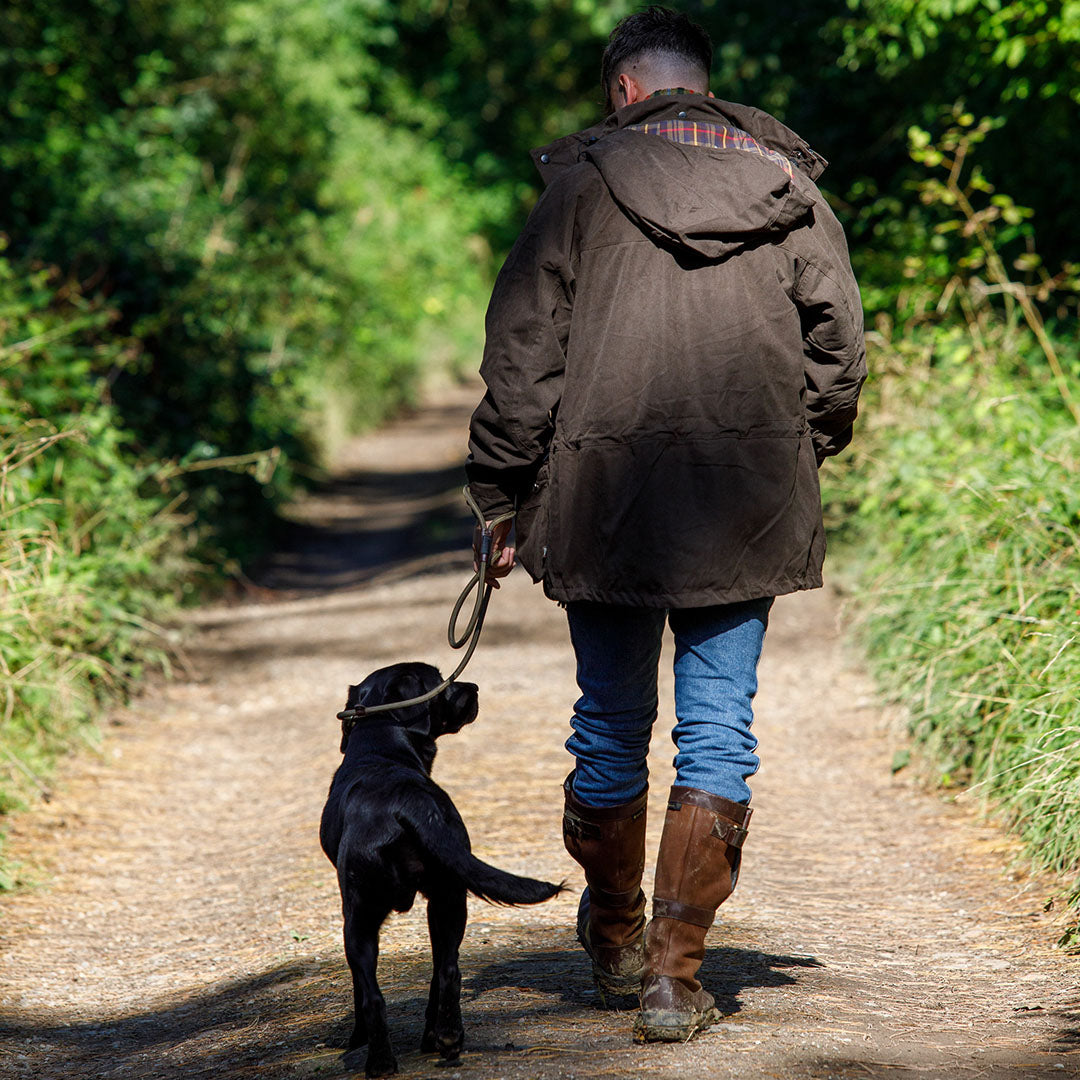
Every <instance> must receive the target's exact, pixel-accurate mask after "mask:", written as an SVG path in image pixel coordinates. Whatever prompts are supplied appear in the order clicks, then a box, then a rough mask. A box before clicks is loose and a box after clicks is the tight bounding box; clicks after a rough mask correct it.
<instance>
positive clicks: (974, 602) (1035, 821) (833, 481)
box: [824, 115, 1080, 901]
mask: <svg viewBox="0 0 1080 1080" xmlns="http://www.w3.org/2000/svg"><path fill="white" fill-rule="evenodd" d="M957 121H958V122H957V125H956V126H955V127H954V128H953V129H952V130H950V131H949V132H947V133H946V134H945V135H944V136H943V137H942V138H941V139H940V140H939V141H938V142H936V143H935V142H933V141H931V140H930V139H929V138H928V137H927V135H926V134H925V133H924V132H922V131H919V130H915V131H913V133H912V139H913V156H914V157H915V158H916V160H918V161H920V162H921V163H923V165H924V166H928V167H930V168H931V169H943V170H944V172H945V178H944V179H942V178H941V176H940V174H936V173H931V174H929V175H927V176H926V177H924V179H923V181H922V182H921V184H920V185H919V187H920V191H921V193H922V196H923V201H924V204H925V205H926V206H927V207H928V208H930V209H931V210H932V211H933V212H934V218H933V219H932V220H934V221H935V222H936V224H935V226H934V232H935V235H937V236H940V237H941V238H942V240H943V244H942V246H941V247H940V248H939V253H940V261H939V262H923V263H921V264H919V265H917V266H914V268H913V270H914V272H913V274H912V280H911V282H910V286H909V290H910V293H911V296H912V298H913V299H911V300H910V301H909V302H908V303H906V304H905V305H904V309H903V312H901V313H899V314H902V315H903V318H904V319H905V321H904V323H903V326H902V330H898V329H897V326H898V323H897V322H896V320H895V319H890V318H888V317H886V315H885V314H884V313H881V314H879V316H878V319H877V323H876V329H875V330H874V332H872V333H871V334H870V335H869V341H870V344H871V358H872V362H871V368H872V370H873V371H874V372H875V375H876V379H875V381H874V382H873V383H872V385H871V388H870V393H869V396H868V400H867V402H866V405H865V408H864V413H865V416H866V421H865V423H864V424H863V425H862V428H861V430H860V433H859V436H860V437H859V439H857V440H856V445H855V447H854V449H853V453H852V454H851V455H849V456H848V457H847V458H846V459H845V460H844V461H843V462H842V463H839V465H840V467H839V468H838V469H834V470H830V471H828V472H826V473H825V474H824V477H825V481H826V503H827V507H828V514H829V519H830V521H831V523H832V525H833V526H834V530H835V533H834V534H835V536H836V537H837V538H838V539H839V540H840V541H841V543H842V544H843V545H844V546H846V549H847V551H848V554H849V557H853V558H855V559H856V560H857V562H858V564H859V565H858V574H857V578H858V581H859V587H858V600H857V607H858V609H859V610H860V612H861V624H862V632H863V634H864V638H865V641H866V644H867V646H868V649H869V653H870V656H871V659H872V662H873V663H874V665H875V667H876V670H877V672H878V674H879V676H880V678H881V680H882V682H883V684H884V686H885V687H886V688H887V689H888V690H889V692H890V693H891V694H892V695H893V696H894V698H895V699H896V700H897V701H899V702H900V703H902V704H903V705H904V706H905V708H906V710H907V713H908V716H909V718H910V730H911V734H912V735H913V737H914V739H915V740H916V742H917V743H918V744H920V745H921V748H922V751H923V754H924V755H925V757H926V759H927V760H928V761H930V762H932V763H933V766H932V767H933V768H934V769H936V771H937V776H938V778H939V780H940V782H941V783H942V784H944V785H946V786H951V785H965V786H973V790H974V791H976V792H978V793H979V794H980V795H982V796H983V797H984V798H985V800H986V803H987V805H988V806H991V807H996V808H998V809H1000V811H1001V812H1003V813H1004V814H1005V816H1006V817H1007V819H1008V820H1009V822H1010V823H1011V824H1012V825H1013V826H1014V827H1015V828H1016V830H1017V831H1018V832H1019V833H1020V835H1021V836H1022V837H1023V839H1024V840H1025V842H1026V844H1027V847H1028V850H1029V852H1030V854H1031V855H1032V857H1033V859H1034V860H1035V861H1036V863H1037V864H1039V865H1041V866H1044V867H1048V868H1051V869H1054V870H1056V871H1066V872H1070V871H1071V872H1076V871H1077V869H1080V848H1078V846H1077V840H1076V838H1077V836H1080V753H1078V751H1080V689H1078V688H1080V649H1077V647H1076V643H1077V641H1078V640H1080V491H1078V488H1077V485H1076V482H1075V478H1076V476H1077V475H1080V408H1078V406H1077V388H1078V387H1080V348H1078V347H1077V345H1076V341H1075V337H1070V336H1066V335H1065V334H1064V333H1062V332H1061V329H1062V327H1060V326H1059V327H1058V332H1057V333H1054V332H1053V330H1052V329H1051V330H1048V329H1047V328H1046V326H1045V325H1044V324H1043V321H1042V318H1041V316H1040V313H1039V310H1038V307H1037V305H1036V302H1035V301H1036V300H1037V299H1041V300H1043V301H1048V300H1050V299H1051V297H1052V294H1053V293H1054V292H1055V291H1062V290H1064V291H1066V292H1068V293H1074V292H1075V290H1076V288H1077V287H1078V284H1080V283H1078V281H1077V280H1076V277H1075V273H1070V272H1063V273H1062V274H1060V275H1057V276H1056V277H1053V278H1052V277H1050V276H1049V275H1048V274H1046V273H1045V271H1043V270H1042V267H1041V264H1040V262H1039V261H1038V259H1037V258H1034V257H1032V258H1029V259H1027V260H1025V259H1023V258H1022V257H1019V258H1018V259H1017V260H1016V262H1015V263H1014V269H1016V270H1019V271H1021V272H1023V273H1025V274H1026V276H1027V280H1026V281H1017V280H1013V279H1012V278H1011V277H1010V275H1009V272H1008V270H1007V268H1006V264H1005V261H1004V258H1003V250H1004V249H1006V248H1007V247H1008V246H1009V245H1010V244H1011V243H1012V242H1013V241H1014V240H1015V239H1016V238H1017V236H1022V235H1023V233H1022V232H1017V230H1023V228H1024V225H1025V223H1026V221H1027V218H1028V215H1027V214H1026V213H1025V212H1024V211H1022V210H1021V208H1018V207H1016V206H1015V205H1014V204H1013V203H1012V201H1011V200H1010V199H1008V198H1006V197H1003V196H1000V195H996V194H992V192H993V188H992V186H991V185H990V184H989V182H988V181H987V180H986V178H985V177H984V176H983V175H982V173H981V172H980V171H979V169H978V167H977V166H975V165H973V163H972V161H971V158H970V154H971V151H972V148H973V147H974V146H975V145H977V144H978V143H979V142H980V141H981V138H982V136H983V135H985V133H986V132H987V130H989V128H990V126H991V125H989V124H977V123H976V122H975V121H974V118H972V117H969V116H963V115H961V116H959V117H958V118H957ZM1031 255H1032V256H1033V255H1034V252H1031ZM1074 899H1076V900H1077V901H1080V894H1078V895H1077V896H1076V897H1075V898H1074Z"/></svg>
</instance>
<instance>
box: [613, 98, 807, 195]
mask: <svg viewBox="0 0 1080 1080" xmlns="http://www.w3.org/2000/svg"><path fill="white" fill-rule="evenodd" d="M688 92H689V91H682V90H659V91H657V93H659V94H681V93H688ZM626 130H627V131H643V132H645V133H646V134H648V135H662V136H663V137H664V138H665V139H671V141H672V142H677V143H683V144H684V145H685V146H705V147H708V148H709V149H711V150H745V151H747V152H748V153H751V154H760V155H761V157H763V158H768V159H769V161H771V162H773V164H775V165H779V166H780V168H781V169H783V170H784V172H786V173H787V174H788V176H791V175H792V168H791V162H790V161H788V159H787V158H786V157H784V155H783V154H780V153H778V152H777V151H775V150H770V149H769V148H768V147H766V146H762V145H761V143H759V142H758V141H757V139H755V138H754V137H753V136H752V135H751V134H749V132H746V131H743V129H742V128H737V127H730V126H728V125H727V124H716V123H710V122H706V121H701V122H699V121H696V120H657V121H654V122H653V123H649V124H628V125H627V126H626Z"/></svg>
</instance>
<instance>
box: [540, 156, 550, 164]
mask: <svg viewBox="0 0 1080 1080" xmlns="http://www.w3.org/2000/svg"><path fill="white" fill-rule="evenodd" d="M540 160H541V161H542V162H543V163H544V164H545V165H546V164H547V163H548V162H549V161H550V160H551V156H550V155H549V154H541V155H540Z"/></svg>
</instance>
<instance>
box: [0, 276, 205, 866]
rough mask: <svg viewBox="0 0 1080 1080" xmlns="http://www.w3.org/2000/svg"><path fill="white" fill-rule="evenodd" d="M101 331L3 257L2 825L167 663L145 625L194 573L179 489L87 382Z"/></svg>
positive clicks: (104, 322)
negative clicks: (57, 761) (105, 716)
mask: <svg viewBox="0 0 1080 1080" xmlns="http://www.w3.org/2000/svg"><path fill="white" fill-rule="evenodd" d="M113 318H114V313H113V312H112V311H110V310H109V309H108V308H107V307H105V306H103V305H101V304H99V303H96V302H93V301H87V300H85V299H84V298H82V297H81V296H79V295H78V293H77V292H76V291H74V290H73V289H72V288H71V286H70V285H65V284H64V283H62V281H60V280H59V279H58V278H57V275H56V274H55V272H52V271H47V270H43V271H39V272H37V273H35V274H32V275H29V276H26V277H21V276H18V275H16V274H15V273H14V271H13V268H12V266H11V264H10V263H8V262H7V261H5V260H2V259H0V733H2V738H0V814H2V813H6V812H7V811H9V810H11V809H12V808H13V807H16V806H19V805H22V804H23V802H24V800H25V798H26V797H27V795H29V794H30V793H32V792H33V791H34V790H35V789H38V788H41V787H42V785H43V777H44V776H45V774H46V772H47V769H48V765H49V762H50V761H51V758H52V757H53V755H54V754H55V753H56V752H57V751H59V750H60V749H61V748H63V747H64V746H65V745H66V744H67V742H68V741H69V740H70V739H71V737H72V735H73V734H74V733H76V732H79V731H81V732H84V733H85V732H89V731H90V730H91V728H90V727H89V726H88V722H89V721H90V720H91V719H92V718H93V717H94V715H95V713H96V711H97V708H98V707H99V705H100V703H101V702H102V701H103V700H112V699H114V698H116V697H118V696H122V695H123V694H124V693H125V692H126V690H127V688H128V687H129V685H130V684H131V682H132V680H133V679H135V678H137V677H138V676H140V675H141V674H143V672H144V671H145V669H146V667H147V666H148V665H152V666H156V667H161V666H163V665H164V666H167V664H168V651H167V648H166V645H165V640H164V637H163V635H162V634H161V632H160V631H159V630H158V629H157V627H156V626H155V625H154V622H153V620H154V619H155V618H156V617H157V616H158V615H159V614H160V613H162V612H163V611H164V610H166V609H167V608H168V607H169V605H170V603H171V602H173V597H174V594H175V591H176V589H177V587H178V586H177V583H178V581H180V580H183V578H184V577H185V576H186V575H188V574H189V573H190V571H191V569H192V566H191V563H190V561H189V560H188V557H187V555H186V551H185V549H186V547H187V546H188V543H189V541H188V538H187V534H186V524H187V520H188V519H185V518H183V517H181V516H180V513H179V510H180V507H179V506H178V496H177V494H176V492H175V491H174V490H173V489H172V488H171V486H170V485H169V484H168V483H167V482H165V481H163V480H162V479H160V477H159V474H160V471H161V465H160V463H157V462H153V461H147V460H144V459H140V458H138V457H137V456H135V455H134V454H133V453H132V450H131V445H130V439H129V436H128V435H127V433H125V432H124V431H123V429H122V428H121V427H119V426H118V424H117V418H116V414H115V409H114V408H113V406H112V405H110V404H109V401H108V386H107V383H106V382H105V380H103V379H100V378H97V377H95V376H94V374H93V371H94V368H95V365H96V364H97V363H99V362H100V361H101V360H102V358H103V354H110V353H111V354H113V355H114V359H115V358H117V357H116V354H117V353H118V351H119V348H120V346H119V345H118V344H117V343H116V342H115V341H114V340H113V339H112V338H111V331H110V324H111V322H112V320H113ZM4 883H5V875H4V873H3V872H2V870H0V886H2V885H3V884H4Z"/></svg>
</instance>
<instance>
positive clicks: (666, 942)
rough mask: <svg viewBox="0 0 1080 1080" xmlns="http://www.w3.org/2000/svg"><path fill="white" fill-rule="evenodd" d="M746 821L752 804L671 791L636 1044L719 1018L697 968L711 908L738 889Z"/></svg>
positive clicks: (684, 1035) (680, 1035)
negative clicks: (700, 980)
mask: <svg viewBox="0 0 1080 1080" xmlns="http://www.w3.org/2000/svg"><path fill="white" fill-rule="evenodd" d="M749 821H750V808H749V807H747V806H742V805H740V804H739V803H735V802H732V801H731V800H730V799H722V798H720V796H718V795H710V794H709V793H708V792H705V791H699V790H697V789H696V788H688V787H673V788H672V789H671V797H670V800H669V801H668V809H667V817H666V818H665V819H664V832H663V835H662V837H661V839H660V852H659V855H658V856H657V862H656V883H655V886H654V888H653V917H652V920H651V921H650V922H649V928H648V931H647V932H646V934H645V980H644V984H643V986H642V990H641V1013H640V1015H639V1016H638V1018H637V1021H636V1022H635V1024H634V1037H635V1038H636V1039H637V1040H638V1041H639V1042H685V1041H686V1040H687V1039H689V1038H690V1037H691V1036H693V1035H694V1034H695V1033H696V1032H698V1031H700V1030H702V1028H706V1027H708V1026H709V1025H710V1024H712V1023H714V1022H715V1021H716V1020H719V1019H720V1014H719V1013H718V1012H717V1010H716V1008H715V1003H714V1001H713V997H712V995H711V994H709V993H708V992H707V991H705V990H703V989H702V987H701V983H700V982H698V980H697V972H698V968H699V967H700V966H701V961H702V959H703V958H704V956H705V934H706V933H707V932H708V929H709V927H710V926H712V923H713V919H714V918H715V916H716V909H717V908H718V907H719V906H720V905H721V904H722V903H723V902H724V901H725V900H726V899H727V898H728V897H729V896H730V895H731V891H732V889H734V888H735V879H736V877H737V876H738V871H739V856H740V853H741V849H742V842H743V839H744V838H745V837H746V826H747V824H748V823H749Z"/></svg>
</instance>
